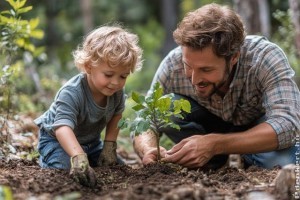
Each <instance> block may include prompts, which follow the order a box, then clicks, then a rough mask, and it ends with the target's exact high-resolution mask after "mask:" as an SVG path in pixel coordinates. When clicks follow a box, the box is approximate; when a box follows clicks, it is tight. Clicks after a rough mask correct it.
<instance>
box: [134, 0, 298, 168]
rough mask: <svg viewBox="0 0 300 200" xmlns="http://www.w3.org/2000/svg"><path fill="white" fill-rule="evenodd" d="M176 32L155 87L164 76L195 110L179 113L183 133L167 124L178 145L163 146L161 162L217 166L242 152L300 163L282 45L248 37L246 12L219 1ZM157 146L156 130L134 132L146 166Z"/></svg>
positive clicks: (268, 164)
mask: <svg viewBox="0 0 300 200" xmlns="http://www.w3.org/2000/svg"><path fill="white" fill-rule="evenodd" d="M173 36H174V39H175V41H176V43H177V44H178V45H179V47H177V48H175V49H174V50H172V51H171V52H170V53H169V54H168V55H167V56H166V58H165V59H164V60H163V61H162V63H161V65H160V66H159V68H158V70H157V72H156V74H155V76H154V79H153V82H152V88H153V85H154V83H156V82H159V83H160V84H161V85H162V87H163V89H164V93H166V94H167V93H174V94H175V98H177V99H179V98H185V99H187V100H189V101H190V102H191V106H192V109H191V110H192V112H191V113H190V114H187V115H186V116H185V118H184V119H174V121H175V123H177V124H178V125H180V127H181V129H180V131H176V130H175V129H172V128H166V129H164V130H161V131H162V132H164V133H165V134H166V135H167V136H168V137H169V138H170V139H172V140H173V141H174V142H175V143H176V144H175V145H174V146H173V148H171V149H170V150H168V151H167V150H166V149H165V148H163V147H161V154H162V156H163V161H166V162H172V163H177V164H180V165H182V166H184V167H188V168H199V167H209V168H218V167H221V166H222V165H223V164H224V163H225V162H226V160H227V157H228V154H241V155H242V157H243V160H244V163H245V164H246V165H248V166H249V165H257V166H260V167H264V168H273V167H274V166H277V165H279V166H283V165H286V164H289V163H295V161H296V153H297V152H296V151H298V149H297V147H296V146H295V142H296V136H297V137H298V135H299V128H300V124H299V121H300V105H299V102H300V93H299V89H298V87H297V85H296V84H295V82H294V80H293V76H294V71H293V70H292V68H291V67H290V65H289V63H288V60H287V58H286V56H285V55H284V53H283V51H282V50H281V49H280V48H279V47H278V46H277V45H275V44H273V43H271V42H269V41H268V40H267V39H266V38H264V37H260V36H246V35H245V31H244V28H243V23H242V21H241V19H240V17H239V16H238V15H237V14H236V13H235V12H234V11H232V10H231V9H230V8H228V7H226V6H220V5H217V4H208V5H205V6H203V7H201V8H199V9H197V10H195V11H193V12H190V13H188V14H187V15H186V16H185V17H184V19H183V20H182V22H181V23H180V24H179V25H178V27H177V29H176V30H175V31H174V33H173ZM149 92H151V89H150V91H149ZM155 145H156V142H155V138H154V135H153V133H151V131H148V132H146V133H142V134H141V135H139V136H137V137H135V139H134V148H135V151H136V152H137V154H138V155H139V156H140V157H141V158H142V161H143V163H144V164H149V163H153V162H155V160H156V155H157V151H156V147H155Z"/></svg>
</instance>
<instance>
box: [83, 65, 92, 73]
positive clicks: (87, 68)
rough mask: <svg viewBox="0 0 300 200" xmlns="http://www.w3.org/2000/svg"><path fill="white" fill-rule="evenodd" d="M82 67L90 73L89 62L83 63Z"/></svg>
mask: <svg viewBox="0 0 300 200" xmlns="http://www.w3.org/2000/svg"><path fill="white" fill-rule="evenodd" d="M84 69H85V71H86V73H87V74H90V73H91V65H90V64H89V63H86V64H85V65H84Z"/></svg>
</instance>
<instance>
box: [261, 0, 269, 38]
mask: <svg viewBox="0 0 300 200" xmlns="http://www.w3.org/2000/svg"><path fill="white" fill-rule="evenodd" d="M258 8H259V18H260V29H261V31H260V32H261V34H262V35H264V36H266V37H268V38H270V36H271V20H270V8H269V2H268V0H258Z"/></svg>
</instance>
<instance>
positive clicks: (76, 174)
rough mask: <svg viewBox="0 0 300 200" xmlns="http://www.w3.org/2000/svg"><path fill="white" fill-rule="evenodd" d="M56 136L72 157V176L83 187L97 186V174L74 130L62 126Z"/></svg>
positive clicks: (56, 131)
mask: <svg viewBox="0 0 300 200" xmlns="http://www.w3.org/2000/svg"><path fill="white" fill-rule="evenodd" d="M55 135H56V138H57V140H58V142H59V143H60V145H61V146H62V148H63V149H64V150H65V151H66V152H67V154H68V155H69V156H70V157H71V159H70V162H71V170H70V176H71V177H72V178H73V179H74V180H75V181H77V182H79V183H81V184H82V185H85V186H89V187H94V186H95V185H96V184H97V181H96V175H95V172H94V170H93V169H92V168H91V167H90V165H89V160H88V158H87V155H86V153H85V152H84V151H83V149H82V148H81V146H80V144H79V142H78V140H77V138H76V136H75V134H74V132H73V130H72V129H71V128H70V127H69V126H61V127H58V128H57V129H56V130H55Z"/></svg>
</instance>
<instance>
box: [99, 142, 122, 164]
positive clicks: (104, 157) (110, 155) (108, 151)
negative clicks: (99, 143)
mask: <svg viewBox="0 0 300 200" xmlns="http://www.w3.org/2000/svg"><path fill="white" fill-rule="evenodd" d="M116 150H117V143H116V142H115V141H106V140H105V141H104V145H103V149H102V152H101V154H100V157H99V160H98V165H99V166H109V165H115V164H117V152H116Z"/></svg>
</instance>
